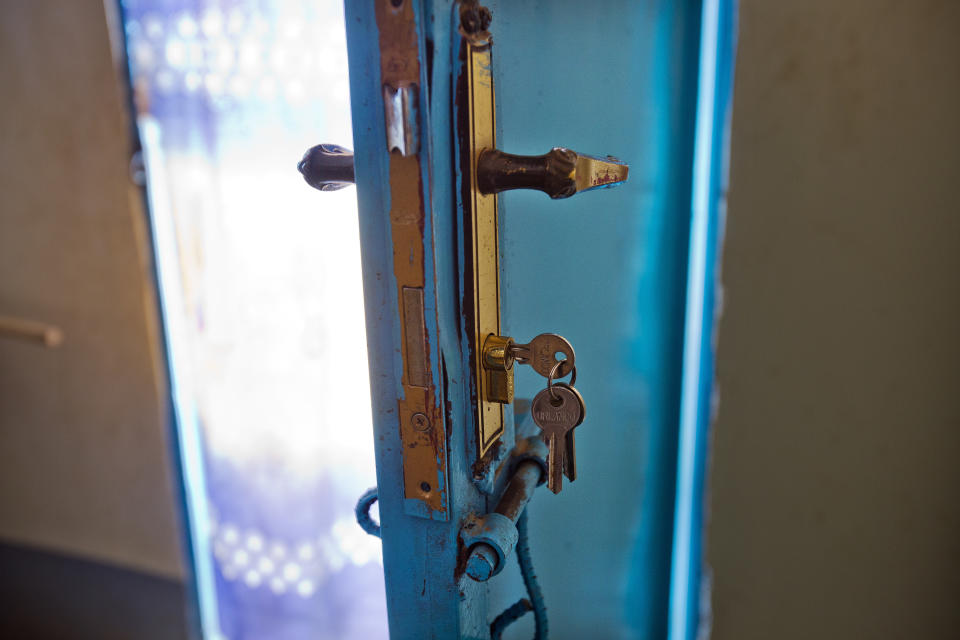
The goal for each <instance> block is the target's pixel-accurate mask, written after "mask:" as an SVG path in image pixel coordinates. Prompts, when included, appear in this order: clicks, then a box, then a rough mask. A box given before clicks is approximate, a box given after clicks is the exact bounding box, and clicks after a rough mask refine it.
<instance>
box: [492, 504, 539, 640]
mask: <svg viewBox="0 0 960 640" xmlns="http://www.w3.org/2000/svg"><path fill="white" fill-rule="evenodd" d="M517 533H518V534H519V535H518V538H517V548H516V552H517V564H519V565H520V575H521V576H522V577H523V585H524V586H525V587H526V588H527V595H528V596H530V599H529V600H528V599H526V598H523V599H521V600H518V601H517V602H516V603H514V604H513V605H512V606H511V607H509V608H507V610H506V611H504V612H503V613H501V614H500V615H499V616H497V618H496V619H495V620H494V621H493V624H491V625H490V636H491V638H492V640H500V638H501V636H502V635H503V632H504V630H505V629H506V628H507V627H508V626H509V625H510V624H511V623H513V622H515V621H517V620H518V619H519V618H520V617H521V616H523V615H524V614H525V613H526V612H527V611H533V620H534V629H535V630H534V635H533V640H547V635H548V628H547V606H546V604H545V603H544V601H543V592H541V591H540V583H538V582H537V574H535V573H534V572H533V556H531V555H530V543H529V541H528V538H527V510H526V509H524V510H523V513H521V514H520V518H519V519H518V520H517Z"/></svg>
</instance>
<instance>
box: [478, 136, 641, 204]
mask: <svg viewBox="0 0 960 640" xmlns="http://www.w3.org/2000/svg"><path fill="white" fill-rule="evenodd" d="M628 171H629V167H628V166H627V164H626V163H623V162H620V161H619V160H617V159H616V158H613V157H610V156H608V157H606V158H596V157H594V156H588V155H584V154H582V153H577V152H576V151H572V150H570V149H565V148H563V147H554V148H553V149H551V150H550V151H549V152H547V153H545V154H543V155H542V156H516V155H513V154H511V153H504V152H503V151H500V150H498V149H485V150H483V151H481V152H480V158H479V160H478V161H477V187H478V188H479V189H480V192H481V193H499V192H501V191H509V190H511V189H537V190H539V191H543V192H544V193H546V194H547V195H548V196H550V197H551V198H569V197H570V196H572V195H573V194H575V193H579V192H581V191H588V190H590V189H597V188H600V187H610V186H613V185H615V184H620V183H621V182H626V180H627V173H628Z"/></svg>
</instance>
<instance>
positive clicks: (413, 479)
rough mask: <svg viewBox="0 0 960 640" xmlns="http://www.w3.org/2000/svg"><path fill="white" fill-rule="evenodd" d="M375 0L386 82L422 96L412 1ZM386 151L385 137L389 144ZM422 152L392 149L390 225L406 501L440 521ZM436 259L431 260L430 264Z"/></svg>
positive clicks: (440, 437) (439, 423)
mask: <svg viewBox="0 0 960 640" xmlns="http://www.w3.org/2000/svg"><path fill="white" fill-rule="evenodd" d="M397 4H398V6H394V5H395V3H393V2H391V1H390V0H378V1H377V4H376V18H377V27H378V30H379V33H380V72H381V81H382V83H383V85H384V87H390V88H392V89H395V90H400V89H403V88H407V87H413V88H414V89H412V90H408V91H407V93H409V94H411V95H413V96H417V95H419V91H418V90H417V89H416V87H417V86H418V85H419V83H420V58H419V48H418V44H417V31H416V21H415V17H414V12H413V6H412V3H411V2H400V3H397ZM384 145H385V147H384V148H385V149H388V147H387V146H386V145H387V141H386V140H385V141H384ZM423 175H424V169H423V166H422V164H421V154H419V153H414V154H411V155H403V153H401V152H400V151H399V150H397V151H394V152H392V153H390V229H391V235H392V239H393V269H394V274H395V276H396V283H397V300H398V306H399V308H398V310H397V313H398V315H399V318H400V323H401V331H402V334H403V335H402V336H401V338H402V339H401V355H402V358H403V363H404V366H403V368H402V371H403V379H402V381H401V383H402V386H403V396H402V397H401V398H398V401H397V406H398V418H399V423H400V438H401V441H402V443H403V451H402V458H403V484H404V495H405V497H406V498H408V499H416V500H420V501H422V502H423V503H424V504H425V505H426V506H427V507H428V509H429V512H430V516H431V517H433V518H436V519H446V518H447V507H446V505H447V500H446V495H445V494H446V493H447V491H448V490H447V480H446V468H447V448H446V432H445V430H444V423H443V412H442V411H441V408H440V404H439V401H438V398H437V392H436V387H435V385H434V383H433V375H432V368H433V350H432V348H431V346H430V341H429V339H428V335H427V331H426V326H425V316H424V311H425V309H424V307H425V304H424V299H423V292H424V286H425V271H424V269H425V264H428V262H427V261H426V260H425V255H424V240H425V238H424V223H425V216H426V211H425V206H424V196H423ZM429 264H432V261H430V262H429Z"/></svg>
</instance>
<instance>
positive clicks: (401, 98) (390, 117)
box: [383, 85, 420, 156]
mask: <svg viewBox="0 0 960 640" xmlns="http://www.w3.org/2000/svg"><path fill="white" fill-rule="evenodd" d="M383 111H384V120H385V123H386V129H387V151H389V152H390V153H393V152H394V151H397V152H399V153H400V155H401V156H412V155H416V153H417V151H419V148H420V146H419V140H420V135H419V133H418V129H419V127H418V126H417V117H418V116H417V86H416V85H407V86H404V87H400V88H395V87H392V86H390V85H384V87H383Z"/></svg>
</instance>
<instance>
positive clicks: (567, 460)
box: [553, 382, 587, 482]
mask: <svg viewBox="0 0 960 640" xmlns="http://www.w3.org/2000/svg"><path fill="white" fill-rule="evenodd" d="M566 386H567V385H566V384H564V383H563V382H557V383H556V384H554V385H553V388H554V389H556V388H557V387H566ZM570 389H572V390H573V391H574V392H575V393H576V394H577V398H579V399H580V422H578V423H577V424H575V425H574V426H573V429H570V431H567V435H566V438H565V440H564V447H563V474H564V475H565V476H567V480H569V481H570V482H573V481H574V480H576V479H577V442H576V440H575V439H574V433H575V430H576V428H577V427H579V426H580V425H581V424H583V419H584V418H586V417H587V405H586V403H585V402H584V401H583V396H581V395H580V392H579V391H577V390H576V389H574V388H573V387H570Z"/></svg>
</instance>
